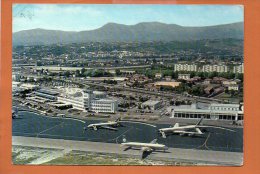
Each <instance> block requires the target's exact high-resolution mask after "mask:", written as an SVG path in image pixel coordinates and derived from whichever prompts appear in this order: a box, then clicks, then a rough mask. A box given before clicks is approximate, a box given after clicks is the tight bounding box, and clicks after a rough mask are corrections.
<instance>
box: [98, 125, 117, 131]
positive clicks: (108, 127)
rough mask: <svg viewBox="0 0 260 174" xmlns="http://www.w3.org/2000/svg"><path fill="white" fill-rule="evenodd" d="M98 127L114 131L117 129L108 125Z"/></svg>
mask: <svg viewBox="0 0 260 174" xmlns="http://www.w3.org/2000/svg"><path fill="white" fill-rule="evenodd" d="M100 127H102V128H104V129H109V130H114V131H117V130H118V129H116V128H113V127H110V126H100Z"/></svg>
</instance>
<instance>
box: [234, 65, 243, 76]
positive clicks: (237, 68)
mask: <svg viewBox="0 0 260 174" xmlns="http://www.w3.org/2000/svg"><path fill="white" fill-rule="evenodd" d="M233 73H241V74H242V73H244V63H242V64H241V65H238V66H234V67H233Z"/></svg>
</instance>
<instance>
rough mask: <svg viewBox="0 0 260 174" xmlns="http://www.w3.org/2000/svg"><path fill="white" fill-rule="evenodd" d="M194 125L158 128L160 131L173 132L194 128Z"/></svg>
mask: <svg viewBox="0 0 260 174" xmlns="http://www.w3.org/2000/svg"><path fill="white" fill-rule="evenodd" d="M195 128H196V126H195V125H189V126H181V127H169V128H162V129H159V131H160V132H174V131H181V130H182V131H183V130H187V129H195Z"/></svg>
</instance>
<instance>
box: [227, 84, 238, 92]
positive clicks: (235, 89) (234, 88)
mask: <svg viewBox="0 0 260 174" xmlns="http://www.w3.org/2000/svg"><path fill="white" fill-rule="evenodd" d="M228 90H229V91H230V90H234V91H238V90H239V85H237V84H234V85H229V86H228Z"/></svg>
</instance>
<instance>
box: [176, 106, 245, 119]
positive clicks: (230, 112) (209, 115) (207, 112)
mask: <svg viewBox="0 0 260 174" xmlns="http://www.w3.org/2000/svg"><path fill="white" fill-rule="evenodd" d="M202 117H203V118H205V119H209V120H233V121H238V120H243V119H244V118H243V117H244V111H243V105H240V104H215V103H214V104H210V105H209V106H208V107H205V108H199V107H198V105H197V104H192V105H181V106H176V107H174V109H173V111H172V118H184V119H199V118H202Z"/></svg>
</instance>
